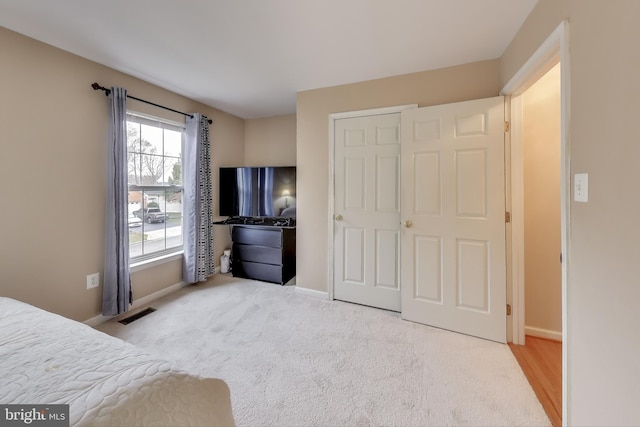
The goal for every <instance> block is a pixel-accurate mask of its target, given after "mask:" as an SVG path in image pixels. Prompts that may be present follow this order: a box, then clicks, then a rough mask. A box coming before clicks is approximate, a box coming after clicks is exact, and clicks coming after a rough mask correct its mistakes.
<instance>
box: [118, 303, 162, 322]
mask: <svg viewBox="0 0 640 427" xmlns="http://www.w3.org/2000/svg"><path fill="white" fill-rule="evenodd" d="M154 311H156V309H155V308H152V307H149V308H145V309H144V310H142V311H139V312H137V313H136V314H134V315H132V316H129V317H126V318H124V319H122V320H118V322H120V323H122V324H123V325H128V324H129V323H131V322H135V321H136V320H138V319H140V318H142V317H144V316H146V315H147V314H151V313H153V312H154Z"/></svg>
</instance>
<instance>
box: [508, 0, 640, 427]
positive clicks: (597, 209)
mask: <svg viewBox="0 0 640 427" xmlns="http://www.w3.org/2000/svg"><path fill="white" fill-rule="evenodd" d="M638 17H640V2H638V1H637V0H627V1H623V0H614V1H597V0H574V1H566V0H539V1H538V3H537V5H536V7H535V8H534V10H533V11H532V13H531V15H530V16H529V18H528V19H527V20H526V22H525V23H524V25H523V26H522V28H521V30H520V32H519V33H518V35H517V36H516V37H515V38H514V40H513V42H512V43H511V45H510V46H509V48H508V49H507V51H506V52H505V54H504V56H503V58H502V61H501V71H502V84H506V83H507V81H508V80H509V79H510V78H511V76H512V75H513V74H514V73H515V72H516V71H517V70H518V69H519V68H520V66H521V65H522V64H523V63H524V61H525V60H526V59H527V58H528V57H529V56H530V55H531V54H532V53H533V52H534V50H535V49H536V48H537V46H539V45H540V44H541V43H542V42H543V41H544V39H545V38H546V37H547V36H548V35H549V33H550V32H551V31H553V29H555V28H556V27H557V26H558V25H559V24H560V22H561V21H562V20H564V19H568V20H569V24H570V71H569V73H570V88H569V89H570V111H571V113H570V117H569V118H568V125H569V134H570V141H569V143H570V148H569V155H570V160H571V171H570V172H571V175H572V176H573V174H575V173H583V172H584V173H588V174H589V202H588V203H576V202H571V207H570V210H571V212H570V230H569V231H570V234H569V242H568V245H569V249H568V253H567V257H566V260H567V268H568V283H567V296H566V298H567V330H566V331H565V343H566V352H567V371H566V375H567V379H568V382H567V384H566V386H567V391H568V396H567V400H566V402H565V404H566V407H567V411H568V417H567V419H566V420H565V422H567V423H568V424H569V425H637V424H638V421H639V420H640V410H639V409H638V402H640V387H638V384H639V383H640V368H639V366H640V365H639V364H638V360H640V341H639V340H638V339H637V337H638V328H639V327H640V315H639V314H638V313H639V311H638V308H637V307H638V302H639V301H640V279H639V278H640V262H638V260H639V259H640V245H638V242H640V227H639V226H638V212H640V197H639V193H638V189H637V186H638V182H640V168H639V167H638V161H639V159H640V144H639V143H638V128H637V122H638V117H640V103H638V99H640V82H639V80H638V70H639V69H640V49H638V40H640V26H639V25H638V22H637V21H638Z"/></svg>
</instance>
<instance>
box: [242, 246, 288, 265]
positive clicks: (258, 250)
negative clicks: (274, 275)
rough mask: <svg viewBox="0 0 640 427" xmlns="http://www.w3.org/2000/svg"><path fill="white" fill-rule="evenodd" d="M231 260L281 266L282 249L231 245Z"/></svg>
mask: <svg viewBox="0 0 640 427" xmlns="http://www.w3.org/2000/svg"><path fill="white" fill-rule="evenodd" d="M233 258H234V259H237V260H239V261H251V262H261V263H264V264H273V265H282V249H281V248H271V247H268V246H253V245H241V244H236V243H234V244H233Z"/></svg>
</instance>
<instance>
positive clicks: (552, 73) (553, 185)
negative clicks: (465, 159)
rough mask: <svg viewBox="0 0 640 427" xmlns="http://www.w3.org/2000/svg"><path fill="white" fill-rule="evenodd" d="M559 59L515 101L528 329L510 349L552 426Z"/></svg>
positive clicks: (557, 349)
mask: <svg viewBox="0 0 640 427" xmlns="http://www.w3.org/2000/svg"><path fill="white" fill-rule="evenodd" d="M560 74H561V68H560V63H558V64H556V65H555V66H554V67H553V68H552V69H551V70H549V71H548V72H547V73H546V74H545V75H543V76H542V77H540V79H539V80H538V81H536V82H535V83H534V84H533V85H532V86H531V87H530V88H529V89H527V90H526V91H525V92H524V93H523V94H522V95H520V96H518V97H517V98H516V99H514V100H513V101H514V106H515V108H518V109H520V110H521V111H519V115H521V117H522V120H521V128H522V176H523V182H522V184H523V185H522V190H523V191H522V196H523V208H524V210H523V214H524V217H523V220H524V221H523V223H524V299H525V304H524V307H525V308H524V318H525V322H524V332H525V339H524V342H521V343H520V344H521V345H511V350H512V352H513V354H514V356H515V357H516V359H517V360H518V363H519V364H520V365H521V367H522V370H523V372H524V373H525V376H526V377H527V379H528V380H529V382H530V384H531V386H532V388H533V389H534V391H535V393H536V395H537V396H538V399H539V400H540V402H541V403H542V406H543V407H544V409H545V411H546V413H547V415H548V416H549V418H550V419H551V422H552V424H553V425H554V426H560V425H562V264H561V255H560V254H561V246H562V233H561V213H560V211H561V203H560V200H561V197H560V176H561V173H560V169H561V167H560V165H561V160H560V151H561V150H560V147H561V144H560V135H561V131H560V127H561V126H560V123H561V108H560V107H561V100H560V98H561V96H560V88H561V84H560Z"/></svg>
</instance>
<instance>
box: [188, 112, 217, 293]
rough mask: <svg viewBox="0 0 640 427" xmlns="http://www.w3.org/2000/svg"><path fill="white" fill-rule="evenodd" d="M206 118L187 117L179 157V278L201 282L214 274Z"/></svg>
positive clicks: (195, 115) (197, 115) (197, 116)
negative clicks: (181, 189) (181, 194)
mask: <svg viewBox="0 0 640 427" xmlns="http://www.w3.org/2000/svg"><path fill="white" fill-rule="evenodd" d="M208 120H209V119H207V117H206V116H203V115H201V114H198V113H195V114H193V117H189V116H187V132H186V133H187V136H186V141H185V147H184V151H183V152H182V158H183V162H184V166H183V178H182V179H183V186H184V204H183V207H182V208H183V211H184V220H183V236H184V260H183V264H182V280H183V281H184V282H186V283H196V282H203V281H205V280H207V279H208V278H209V277H211V276H212V275H213V273H214V267H215V265H214V259H213V225H212V224H211V221H212V216H213V208H212V206H211V205H212V197H211V154H210V142H209V121H208Z"/></svg>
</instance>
